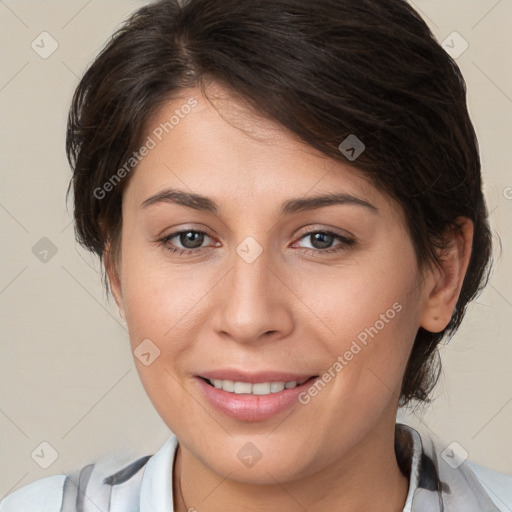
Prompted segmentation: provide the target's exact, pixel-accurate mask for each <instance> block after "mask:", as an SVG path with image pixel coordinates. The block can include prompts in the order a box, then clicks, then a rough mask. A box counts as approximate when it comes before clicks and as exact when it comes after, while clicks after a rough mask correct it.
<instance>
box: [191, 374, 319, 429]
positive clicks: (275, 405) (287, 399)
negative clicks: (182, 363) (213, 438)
mask: <svg viewBox="0 0 512 512" xmlns="http://www.w3.org/2000/svg"><path fill="white" fill-rule="evenodd" d="M315 379H317V377H311V378H310V379H309V380H307V381H306V382H304V383H303V384H301V385H300V386H296V387H294V388H292V389H283V391H279V392H278V393H270V394H269V395H249V394H237V393H230V392H229V391H224V390H223V389H217V388H215V387H213V386H211V385H210V384H208V382H206V381H205V380H204V379H202V378H200V377H197V381H198V383H199V386H200V388H201V390H202V392H203V393H204V395H205V396H206V399H207V400H208V401H209V402H210V404H212V405H213V406H214V407H215V408H216V409H218V410H219V411H220V412H222V413H224V414H225V415H227V416H230V417H231V418H234V419H237V420H241V421H264V420H267V419H269V418H272V417H273V416H276V415H277V414H279V413H282V412H283V411H286V410H287V409H289V408H290V407H292V406H293V405H294V404H295V403H298V401H299V400H298V399H299V395H300V394H301V393H302V392H303V391H305V390H306V389H307V388H309V387H310V386H311V385H312V384H313V382H314V381H315Z"/></svg>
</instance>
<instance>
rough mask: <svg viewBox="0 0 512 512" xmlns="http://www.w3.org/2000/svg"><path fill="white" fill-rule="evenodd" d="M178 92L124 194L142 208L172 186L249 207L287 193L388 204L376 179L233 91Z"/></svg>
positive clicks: (147, 137) (150, 129)
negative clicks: (249, 203)
mask: <svg viewBox="0 0 512 512" xmlns="http://www.w3.org/2000/svg"><path fill="white" fill-rule="evenodd" d="M205 94H206V96H204V95H203V93H202V92H201V90H200V89H198V88H189V89H183V90H181V91H179V93H178V94H177V95H176V96H175V97H174V98H173V99H172V100H170V101H168V102H167V103H165V104H163V105H162V106H161V107H160V108H158V109H157V110H156V111H155V112H154V113H153V115H152V116H151V117H150V118H149V120H148V122H147V124H146V127H145V130H144V137H143V144H144V143H147V145H148V146H151V149H150V150H149V151H147V152H146V153H147V154H146V155H145V156H144V157H143V158H142V159H141V161H140V163H139V164H138V165H137V167H136V170H135V171H134V176H132V178H131V180H130V182H129V184H128V188H127V190H126V191H125V194H126V195H128V196H129V197H130V202H132V201H134V202H135V201H136V202H138V204H140V203H141V202H142V201H144V199H145V198H147V197H148V196H149V195H152V194H156V193H158V192H159V191H160V190H162V189H163V188H165V187H168V186H178V187H179V188H181V189H189V191H191V192H199V193H202V194H207V195H209V196H212V197H218V198H222V200H226V199H227V200H233V201H237V200H238V201H239V202H243V201H246V200H247V198H248V197H250V198H251V199H255V198H257V197H258V196H260V197H264V198H266V199H267V203H268V202H269V201H270V200H271V199H272V198H273V197H276V198H277V197H278V196H279V197H282V196H283V195H286V194H288V195H289V194H291V193H292V190H293V195H294V196H297V195H304V196H305V195H308V194H311V193H315V194H317V193H329V192H333V191H336V192H346V193H351V194H355V195H358V196H362V197H364V198H365V199H367V200H368V201H371V202H373V203H384V202H389V198H388V197H386V196H385V195H383V194H381V193H380V192H379V191H378V190H377V189H376V187H375V186H374V185H373V183H372V182H371V181H370V179H369V178H367V177H366V176H364V175H363V173H362V172H361V171H359V170H358V169H356V168H354V167H353V166H352V165H350V164H349V163H348V162H347V163H345V162H343V161H342V160H340V161H337V160H334V159H332V158H329V157H327V156H326V155H324V154H322V153H321V152H320V151H318V150H316V149H315V148H312V147H311V146H309V145H307V144H305V143H304V142H303V141H301V140H300V139H299V138H298V137H297V136H296V135H295V134H293V133H291V132H290V131H289V130H287V129H286V128H285V127H283V126H282V125H280V124H278V123H276V122H274V121H272V120H269V119H268V118H265V117H263V116H262V115H261V114H260V113H259V112H258V111H256V110H254V109H253V108H251V107H250V106H248V105H247V104H246V103H244V101H243V100H242V99H240V98H239V97H237V96H236V95H235V94H233V93H231V92H230V91H229V90H226V89H223V88H221V87H219V86H215V85H211V86H209V87H208V88H207V89H206V91H205Z"/></svg>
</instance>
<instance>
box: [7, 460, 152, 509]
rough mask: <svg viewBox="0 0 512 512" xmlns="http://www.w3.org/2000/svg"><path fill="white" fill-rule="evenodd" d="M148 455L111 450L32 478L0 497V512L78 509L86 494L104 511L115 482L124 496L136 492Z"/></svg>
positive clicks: (135, 493)
mask: <svg viewBox="0 0 512 512" xmlns="http://www.w3.org/2000/svg"><path fill="white" fill-rule="evenodd" d="M150 458H151V456H150V455H147V456H144V457H140V458H134V457H133V456H132V457H130V456H128V455H127V454H126V453H124V454H123V453H117V454H111V455H108V456H104V457H102V458H100V459H99V460H97V461H96V462H94V463H92V464H89V465H87V466H84V467H82V468H80V469H77V470H76V471H74V472H73V473H70V474H68V475H66V474H62V475H55V476H49V477H46V478H41V479H39V480H35V481H34V482H31V483H29V484H27V485H25V486H23V487H21V488H20V489H17V490H16V491H15V492H13V493H11V494H9V495H8V496H6V497H4V498H3V499H2V500H0V512H61V511H62V510H66V511H67V510H70V511H71V510H81V506H80V502H81V501H83V496H85V495H87V496H88V497H89V498H92V499H94V501H95V503H96V504H97V505H98V507H97V508H98V510H99V511H100V512H107V511H108V510H109V507H110V499H111V495H112V489H113V487H114V486H117V487H118V488H122V490H123V491H122V494H124V495H125V496H126V497H128V495H129V496H130V498H131V499H133V498H135V497H136V496H137V493H138V490H139V487H140V482H141V480H142V473H143V471H141V469H142V468H143V467H144V466H145V464H146V463H147V461H148V460H149V459H150ZM117 490H118V489H117V488H116V491H117ZM86 492H87V494H86Z"/></svg>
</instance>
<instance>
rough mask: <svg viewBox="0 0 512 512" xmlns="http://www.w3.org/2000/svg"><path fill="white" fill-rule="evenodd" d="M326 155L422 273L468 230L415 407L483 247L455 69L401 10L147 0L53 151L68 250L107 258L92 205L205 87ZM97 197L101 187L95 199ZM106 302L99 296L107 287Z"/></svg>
mask: <svg viewBox="0 0 512 512" xmlns="http://www.w3.org/2000/svg"><path fill="white" fill-rule="evenodd" d="M209 79H213V80H214V81H215V82H216V83H218V84H220V85H222V86H225V87H227V88H228V89H229V90H231V91H233V92H234V93H236V94H238V95H240V97H242V98H243V99H244V100H246V101H247V102H248V103H249V104H250V105H251V106H253V107H254V108H255V109H256V110H257V111H258V112H259V113H261V114H263V115H265V116H266V117H268V118H269V119H272V120H275V121H277V122H278V123H280V124H281V125H282V126H284V127H286V128H288V129H289V130H290V131H291V132H292V133H294V134H295V135H297V136H298V137H299V138H300V139H301V140H303V141H304V142H306V143H307V144H309V145H310V146H312V147H314V148H316V149H318V150H320V151H321V152H323V153H324V154H325V155H327V156H329V157H331V158H334V159H337V160H340V161H343V162H345V163H347V159H346V156H345V155H344V154H342V153H341V152H340V150H339V149H338V146H339V144H340V143H341V142H342V141H343V140H344V139H345V138H346V137H347V136H349V135H350V134H354V135H356V136H357V137H358V138H359V139H360V140H361V141H363V143H364V145H365V147H366V149H365V151H364V152H363V153H362V154H361V155H360V156H359V157H358V159H357V161H355V162H354V165H355V166H356V167H357V169H359V170H360V171H362V172H363V173H364V174H365V175H366V176H368V177H369V178H370V179H371V180H372V182H373V183H375V184H376V186H378V187H379V188H380V189H381V190H383V191H384V192H386V193H387V194H388V195H389V196H391V197H392V198H393V199H395V200H396V201H397V202H398V203H399V204H400V205H401V207H402V208H403V211H404V213H405V218H406V221H407V227H408V230H409V232H410V235H411V239H412V242H413V244H414V248H415V251H416V255H417V258H418V262H419V265H420V267H421V268H423V267H424V266H425V265H429V266H430V265H432V264H438V263H439V259H438V258H439V255H438V250H439V248H440V247H442V246H443V234H444V233H445V232H446V230H447V229H451V228H456V226H455V220H456V219H457V217H459V216H463V217H467V218H469V219H471V220H472V221H473V223H474V240H473V247H472V255H471V259H470V263H469V268H468V270H467V273H466V276H465V279H464V283H463V286H462V290H461V293H460V296H459V299H458V302H457V305H456V308H455V310H454V313H453V316H452V318H451V321H450V323H449V324H448V326H447V327H446V329H445V330H444V331H442V332H440V333H431V332H428V331H426V330H424V329H423V328H420V329H419V331H418V333H417V336H416V339H415V343H414V346H413V349H412V353H411V355H410V359H409V362H408V365H407V368H406V371H405V375H404V379H403V385H402V391H401V404H402V405H405V404H407V403H409V402H410V401H411V400H413V399H416V400H419V401H428V393H429V392H430V391H431V389H432V388H433V386H434V384H435V382H436V381H437V378H438V375H439V370H440V367H439V365H438V364H437V363H436V357H435V356H436V347H437V345H438V344H439V342H440V341H441V340H442V339H443V338H444V337H446V338H449V337H450V336H451V335H452V334H453V333H454V332H455V331H456V329H457V328H458V326H459V324H460V322H461V320H462V318H463V316H464V312H465V309H466V306H467V304H468V302H469V301H470V300H472V299H473V298H474V297H475V296H476V294H477V293H478V292H479V291H480V289H481V288H482V287H483V286H484V285H485V284H486V282H487V279H488V270H489V267H490V265H489V264H490V261H491V235H490V231H489V226H488V221H487V211H486V206H485V201H484V198H483V194H482V189H481V176H480V159H479V154H478V146H477V140H476V136H475V132H474V129H473V126H472V123H471V121H470V118H469V114H468V110H467V106H466V87H465V82H464V79H463V77H462V75H461V72H460V70H459V68H458V66H457V65H456V63H455V62H454V60H453V59H452V58H451V57H449V56H448V55H447V53H446V52H445V51H444V50H443V49H442V48H441V46H440V45H439V44H438V43H437V41H436V40H435V38H434V36H433V35H432V33H431V32H430V30H429V29H428V27H427V26H426V24H425V23H424V21H423V20H422V19H421V18H420V16H419V15H418V14H417V13H416V12H415V11H414V10H413V9H412V8H411V7H410V6H409V5H408V4H407V3H406V2H405V1H403V0H317V1H314V2H312V1H311V0H190V1H182V2H178V1H177V0H161V1H157V2H153V3H151V4H149V5H147V6H145V7H142V8H141V9H139V10H138V11H137V12H135V13H134V14H133V15H132V16H131V17H130V18H129V19H128V20H127V22H126V23H125V24H124V25H123V26H122V28H121V29H120V30H119V31H117V32H116V33H115V34H114V36H113V37H112V39H111V40H110V41H109V42H108V44H107V45H106V47H105V48H104V49H103V50H102V51H101V53H100V54H99V56H98V57H97V58H96V59H95V61H94V62H93V64H92V65H91V66H90V67H89V69H88V70H87V72H86V73H85V75H84V77H83V78H82V80H81V82H80V84H79V85H78V88H77V89H76V92H75V95H74V99H73V103H72V106H71V111H70V115H69V123H68V131H67V141H66V149H67V153H68V158H69V161H70V163H71V166H72V167H73V170H74V174H73V178H72V182H71V183H70V187H71V185H72V186H73V190H74V216H75V223H76V234H77V239H78V241H79V242H80V243H81V244H82V245H83V246H85V247H87V248H88V249H90V250H91V251H94V252H95V253H97V254H98V255H99V257H100V259H101V258H102V256H103V255H104V250H105V247H106V244H107V243H111V246H112V250H113V251H114V252H115V251H117V250H118V246H119V240H120V235H121V229H122V211H121V204H122V194H123V189H124V186H125V185H126V183H127V181H128V179H129V177H130V174H129V173H128V174H127V176H126V177H125V178H124V179H123V180H122V181H121V182H120V183H119V184H118V185H117V186H115V187H112V190H109V191H108V193H106V194H105V197H101V198H98V197H97V196H98V194H97V193H95V192H94V191H95V190H98V189H101V188H102V187H103V185H104V184H105V183H106V182H108V181H109V180H111V179H112V176H113V175H114V174H115V173H116V171H117V170H118V169H120V168H121V167H122V166H123V165H124V164H125V163H126V162H127V161H128V160H129V158H130V157H131V155H132V154H133V152H134V151H136V150H137V149H138V148H139V145H140V144H141V140H142V137H143V136H144V130H145V128H146V124H147V120H148V118H149V117H150V116H151V115H152V113H154V112H155V110H156V109H157V108H158V107H159V106H160V105H162V104H163V103H165V102H166V101H168V100H170V99H172V98H173V96H175V95H176V94H177V93H178V92H180V91H182V90H183V89H186V88H187V87H192V86H199V87H201V88H203V87H204V83H205V81H206V80H209ZM109 189H110V187H109ZM107 290H108V284H107Z"/></svg>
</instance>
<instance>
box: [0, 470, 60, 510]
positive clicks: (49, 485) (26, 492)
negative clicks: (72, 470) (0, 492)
mask: <svg viewBox="0 0 512 512" xmlns="http://www.w3.org/2000/svg"><path fill="white" fill-rule="evenodd" d="M66 478H67V477H66V475H55V476H49V477H46V478H41V479H40V480H36V481H35V482H32V483H30V484H28V485H25V486H24V487H21V488H20V489H18V490H17V491H15V492H13V493H12V494H9V495H8V496H6V497H5V498H4V499H3V500H1V501H0V512H43V511H44V512H59V511H60V510H61V505H62V495H63V490H64V482H65V480H66Z"/></svg>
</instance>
